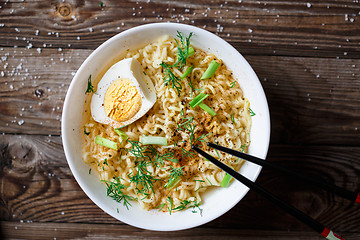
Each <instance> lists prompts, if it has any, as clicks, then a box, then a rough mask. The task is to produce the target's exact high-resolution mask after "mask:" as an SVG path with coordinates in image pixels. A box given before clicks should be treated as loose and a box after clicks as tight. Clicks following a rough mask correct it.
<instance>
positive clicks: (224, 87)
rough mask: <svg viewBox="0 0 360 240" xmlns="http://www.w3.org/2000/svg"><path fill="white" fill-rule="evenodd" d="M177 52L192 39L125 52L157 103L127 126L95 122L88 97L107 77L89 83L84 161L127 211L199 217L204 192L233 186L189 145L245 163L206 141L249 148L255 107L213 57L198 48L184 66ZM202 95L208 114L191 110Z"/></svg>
mask: <svg viewBox="0 0 360 240" xmlns="http://www.w3.org/2000/svg"><path fill="white" fill-rule="evenodd" d="M182 37H183V38H184V39H190V36H188V37H186V36H182ZM182 40H183V39H182ZM184 43H185V44H184ZM190 47H191V42H190ZM179 48H180V49H183V50H185V49H186V50H189V48H188V47H186V41H181V39H174V38H172V37H169V36H163V37H161V38H160V39H158V40H157V41H155V42H153V43H150V44H148V45H146V46H145V47H143V48H140V49H129V50H128V51H127V53H126V56H125V58H134V59H136V60H138V61H139V62H140V64H141V67H142V69H143V74H144V76H146V77H148V78H149V79H150V80H151V81H152V83H153V85H154V87H155V93H156V97H157V100H156V102H155V103H154V105H153V107H152V108H151V109H150V110H149V111H148V112H147V113H146V114H145V115H144V116H143V117H141V118H140V119H138V120H137V121H135V122H133V123H131V124H129V125H127V126H125V127H122V128H121V129H115V128H114V127H112V126H110V125H106V124H101V123H98V122H96V121H95V120H94V119H93V117H92V114H91V107H90V105H91V99H90V97H91V96H92V94H96V91H97V89H96V86H97V84H98V83H99V81H100V79H101V77H102V75H103V74H104V72H103V73H102V74H100V75H99V76H97V77H96V78H95V79H94V81H93V82H92V83H91V84H93V86H94V91H95V93H92V94H88V97H87V100H86V103H85V111H84V119H83V128H84V136H83V143H82V158H83V161H84V162H85V163H87V164H88V165H89V166H90V167H91V168H90V169H92V170H93V172H92V173H91V174H95V172H96V173H97V174H98V175H99V179H100V180H101V181H103V182H104V184H105V185H106V186H107V193H108V195H109V196H110V197H112V198H113V199H114V200H116V201H118V202H121V203H122V204H124V205H125V206H126V207H128V208H129V207H131V205H132V204H133V203H135V202H137V203H138V204H139V205H140V206H141V207H142V208H143V209H145V210H151V209H158V210H159V211H165V212H170V214H171V213H172V212H174V211H181V210H184V209H187V208H192V209H193V211H194V212H200V213H201V203H202V201H203V199H202V193H204V192H205V191H207V190H208V189H210V188H215V187H227V186H228V184H229V181H230V179H229V178H228V176H226V174H225V172H223V171H222V170H221V169H219V168H217V167H216V166H215V165H213V164H212V163H211V162H209V161H207V160H206V159H204V158H203V157H201V156H199V155H198V154H196V153H195V152H194V151H193V150H192V149H191V145H197V146H199V147H201V148H202V149H203V150H205V151H207V152H208V153H210V154H211V155H213V156H214V157H216V158H218V159H220V160H221V161H222V162H224V163H226V164H227V165H229V166H231V167H232V168H234V169H235V170H237V171H238V170H240V168H241V166H242V165H243V163H244V162H243V160H241V159H237V158H235V157H233V156H231V155H227V154H222V153H221V152H217V151H216V150H214V149H210V148H208V147H207V146H206V143H205V142H214V143H217V144H220V145H223V146H225V147H229V148H232V149H236V150H241V151H244V152H247V151H248V147H249V144H250V128H251V109H250V102H249V100H247V99H246V98H244V96H243V92H242V90H241V88H240V86H239V84H238V83H237V81H236V80H235V79H234V78H233V76H232V75H233V74H232V72H231V71H229V70H228V69H227V67H226V65H225V64H224V63H223V62H222V60H221V59H218V58H217V57H216V56H215V55H213V54H210V53H207V52H204V51H203V50H201V49H197V48H193V47H191V48H192V49H193V50H194V52H193V53H192V54H188V56H187V58H186V59H185V60H186V61H185V62H184V63H183V64H182V62H179V51H180V50H179ZM212 62H215V63H216V64H217V66H218V67H217V69H216V71H215V72H214V73H213V74H212V75H211V76H209V77H207V78H205V79H202V78H203V76H204V74H205V73H206V72H207V70H208V68H209V66H210V65H211V64H212ZM114 63H115V62H114ZM186 72H188V75H186V76H184V74H185V73H186ZM201 94H202V95H201ZM205 95H208V96H207V97H205ZM198 96H203V98H204V99H202V101H201V103H202V104H203V105H206V106H207V107H208V108H207V109H208V111H206V110H204V109H203V108H202V107H199V106H195V107H192V106H190V104H189V103H190V102H191V101H193V100H194V99H195V98H196V97H198ZM209 109H210V110H212V111H210V110H209ZM209 112H210V113H209ZM214 113H215V114H214ZM116 130H118V131H116ZM119 131H120V133H121V134H123V135H122V136H121V135H120V136H119ZM124 136H125V137H124ZM143 136H156V137H161V138H163V139H166V145H165V144H164V145H158V144H144V143H143V142H142V141H141V138H142V137H143ZM96 137H101V138H104V139H107V140H110V141H112V142H114V143H116V146H117V147H116V150H115V149H112V148H109V147H107V146H104V145H102V144H98V143H96V141H95V139H96ZM89 172H90V171H89ZM230 184H231V183H230Z"/></svg>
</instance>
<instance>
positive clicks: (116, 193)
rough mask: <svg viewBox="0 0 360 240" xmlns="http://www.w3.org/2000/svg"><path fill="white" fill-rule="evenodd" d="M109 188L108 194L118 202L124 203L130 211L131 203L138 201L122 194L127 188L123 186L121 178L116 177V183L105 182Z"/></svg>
mask: <svg viewBox="0 0 360 240" xmlns="http://www.w3.org/2000/svg"><path fill="white" fill-rule="evenodd" d="M103 182H105V184H106V186H107V190H106V194H107V196H110V197H111V198H112V199H114V200H115V201H117V202H119V203H120V202H121V201H123V205H124V206H125V207H126V208H127V209H128V210H129V205H130V206H131V204H130V202H129V201H132V200H136V198H134V197H131V196H128V195H126V194H124V193H123V192H122V190H123V189H125V188H127V186H125V185H123V184H121V181H120V178H119V177H114V181H106V180H103Z"/></svg>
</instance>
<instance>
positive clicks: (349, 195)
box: [207, 143, 360, 204]
mask: <svg viewBox="0 0 360 240" xmlns="http://www.w3.org/2000/svg"><path fill="white" fill-rule="evenodd" d="M207 145H208V146H209V147H211V148H215V149H217V150H219V151H222V152H225V153H228V154H230V155H233V156H236V157H239V158H242V159H245V160H247V161H249V162H252V163H255V164H258V165H260V166H263V167H268V168H271V169H273V170H277V171H279V172H282V173H285V174H287V175H290V176H293V177H295V178H298V179H301V180H304V181H307V182H309V183H311V184H314V185H316V186H318V187H320V188H323V189H325V190H327V191H330V192H332V193H335V194H337V195H339V196H341V197H343V198H346V199H349V200H350V201H352V202H356V203H358V204H360V194H359V193H356V192H351V191H348V190H346V189H344V188H341V187H338V186H336V185H332V184H329V183H326V182H324V181H322V180H320V179H315V178H312V177H310V176H306V175H303V174H300V173H297V172H295V171H292V170H290V169H287V168H284V167H281V166H279V165H276V164H274V163H270V162H268V161H264V160H263V159H261V158H257V157H254V156H251V155H249V154H246V153H243V152H240V151H236V150H233V149H230V148H226V147H223V146H220V145H217V144H214V143H207Z"/></svg>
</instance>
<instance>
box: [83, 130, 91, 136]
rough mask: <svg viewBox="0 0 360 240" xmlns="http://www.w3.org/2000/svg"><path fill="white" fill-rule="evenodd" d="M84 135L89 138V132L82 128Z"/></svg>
mask: <svg viewBox="0 0 360 240" xmlns="http://www.w3.org/2000/svg"><path fill="white" fill-rule="evenodd" d="M84 134H85V135H88V136H89V134H90V132H87V131H86V129H85V128H84Z"/></svg>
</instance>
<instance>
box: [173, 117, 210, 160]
mask: <svg viewBox="0 0 360 240" xmlns="http://www.w3.org/2000/svg"><path fill="white" fill-rule="evenodd" d="M180 116H181V119H180V121H179V122H180V123H179V122H178V123H177V129H176V130H177V131H184V132H187V133H188V134H189V135H190V136H189V139H190V143H191V145H196V143H197V142H198V141H200V142H204V141H205V138H206V137H207V136H208V135H209V134H211V133H208V134H202V135H200V136H199V137H197V138H195V128H196V124H195V123H193V121H194V117H185V114H184V111H183V110H181V112H180ZM187 152H188V153H189V155H193V153H192V152H189V151H187Z"/></svg>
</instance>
